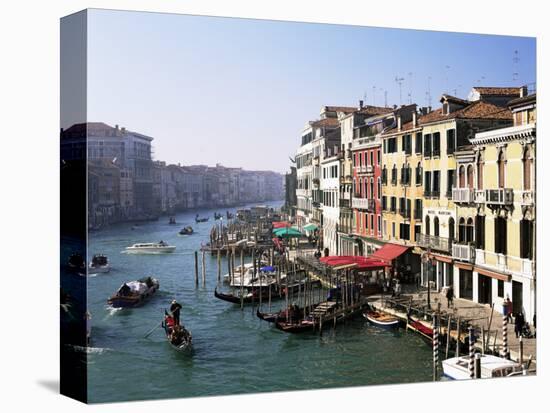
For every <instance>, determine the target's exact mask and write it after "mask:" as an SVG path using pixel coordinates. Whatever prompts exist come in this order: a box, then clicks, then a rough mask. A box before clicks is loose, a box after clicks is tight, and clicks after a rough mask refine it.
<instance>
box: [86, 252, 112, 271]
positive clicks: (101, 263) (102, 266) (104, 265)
mask: <svg viewBox="0 0 550 413" xmlns="http://www.w3.org/2000/svg"><path fill="white" fill-rule="evenodd" d="M89 269H90V271H89V272H90V273H91V274H99V273H106V272H109V271H110V270H111V266H110V265H109V260H108V259H107V257H106V256H105V255H103V254H95V255H94V256H93V257H92V262H90V266H89Z"/></svg>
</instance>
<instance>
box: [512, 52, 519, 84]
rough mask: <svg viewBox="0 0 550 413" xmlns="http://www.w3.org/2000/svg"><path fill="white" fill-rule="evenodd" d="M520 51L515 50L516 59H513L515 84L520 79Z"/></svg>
mask: <svg viewBox="0 0 550 413" xmlns="http://www.w3.org/2000/svg"><path fill="white" fill-rule="evenodd" d="M519 60H520V59H519V51H518V50H514V57H513V58H512V63H513V70H514V71H513V72H512V80H513V81H514V82H515V81H517V80H518V78H519V72H518V64H519Z"/></svg>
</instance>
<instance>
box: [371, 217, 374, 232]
mask: <svg viewBox="0 0 550 413" xmlns="http://www.w3.org/2000/svg"><path fill="white" fill-rule="evenodd" d="M370 232H372V233H374V214H370Z"/></svg>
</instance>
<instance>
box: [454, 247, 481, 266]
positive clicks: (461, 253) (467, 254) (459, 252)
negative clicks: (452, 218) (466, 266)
mask: <svg viewBox="0 0 550 413" xmlns="http://www.w3.org/2000/svg"><path fill="white" fill-rule="evenodd" d="M452 248H453V252H452V255H453V258H454V259H457V260H461V261H466V262H471V263H473V262H474V261H475V257H476V255H475V254H476V252H475V251H476V250H475V248H474V246H473V245H469V244H454V243H453V247H452Z"/></svg>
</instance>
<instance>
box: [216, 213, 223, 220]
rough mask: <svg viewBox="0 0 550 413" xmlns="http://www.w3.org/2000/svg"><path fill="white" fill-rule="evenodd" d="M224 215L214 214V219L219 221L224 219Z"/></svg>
mask: <svg viewBox="0 0 550 413" xmlns="http://www.w3.org/2000/svg"><path fill="white" fill-rule="evenodd" d="M222 218H223V214H218V213H217V212H214V219H215V220H216V221H217V220H218V219H222Z"/></svg>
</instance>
